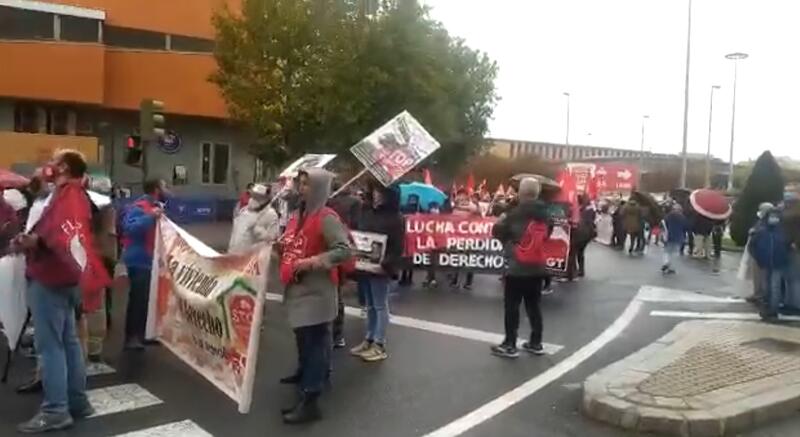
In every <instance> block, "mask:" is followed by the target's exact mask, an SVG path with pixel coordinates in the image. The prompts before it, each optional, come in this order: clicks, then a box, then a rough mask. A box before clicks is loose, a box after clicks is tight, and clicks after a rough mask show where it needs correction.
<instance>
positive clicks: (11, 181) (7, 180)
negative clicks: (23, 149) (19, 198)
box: [0, 168, 30, 189]
mask: <svg viewBox="0 0 800 437" xmlns="http://www.w3.org/2000/svg"><path fill="white" fill-rule="evenodd" d="M28 183H30V181H29V180H28V178H26V177H24V176H20V175H18V174H16V173H14V172H12V171H9V170H6V169H4V168H0V189H7V188H22V187H25V186H26V185H28Z"/></svg>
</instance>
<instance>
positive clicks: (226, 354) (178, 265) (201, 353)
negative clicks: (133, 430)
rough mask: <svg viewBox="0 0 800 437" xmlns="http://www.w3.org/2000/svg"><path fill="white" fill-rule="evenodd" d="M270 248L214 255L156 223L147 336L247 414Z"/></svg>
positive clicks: (177, 231) (175, 229)
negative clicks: (237, 253)
mask: <svg viewBox="0 0 800 437" xmlns="http://www.w3.org/2000/svg"><path fill="white" fill-rule="evenodd" d="M270 253H271V250H270V247H269V246H260V247H257V248H255V249H254V250H253V251H252V252H249V253H246V254H241V255H219V254H218V253H217V252H215V251H214V250H213V249H211V248H209V247H208V246H206V245H205V244H203V243H202V242H200V241H199V240H197V239H196V238H194V237H193V236H191V235H190V234H188V233H187V232H186V231H184V230H183V229H181V228H179V227H178V226H177V225H175V223H173V222H171V221H169V220H168V219H165V218H162V219H160V220H159V221H158V226H157V232H156V244H155V253H154V258H153V273H152V279H151V284H150V307H149V312H148V317H147V337H148V338H157V339H158V340H159V341H160V342H161V344H163V345H164V346H165V347H166V348H167V349H169V350H170V351H172V353H174V354H175V355H177V356H178V358H180V359H181V360H182V361H183V362H185V363H186V364H188V365H189V366H190V367H191V368H193V369H194V370H195V371H196V372H198V373H199V374H200V375H202V376H203V377H204V378H206V379H207V380H208V381H210V382H211V383H212V384H213V385H214V386H216V387H217V388H218V389H219V390H221V391H222V392H223V393H225V394H226V395H228V396H229V397H230V398H231V399H233V400H234V401H236V402H237V403H238V405H239V412H240V413H247V412H248V411H249V409H250V403H251V399H252V392H253V382H254V381H255V372H256V360H257V358H258V345H259V334H260V332H261V330H260V326H261V317H262V309H263V306H264V296H265V289H266V286H267V266H268V265H269V256H270Z"/></svg>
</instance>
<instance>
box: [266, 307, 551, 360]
mask: <svg viewBox="0 0 800 437" xmlns="http://www.w3.org/2000/svg"><path fill="white" fill-rule="evenodd" d="M267 300H272V301H276V302H280V301H282V300H283V298H282V296H281V295H279V294H273V293H267ZM344 312H345V314H347V315H348V316H352V317H358V318H362V319H363V318H364V316H362V315H361V308H355V307H349V306H348V307H345V308H344ZM389 323H391V324H392V325H397V326H404V327H406V328H414V329H419V330H422V331H428V332H433V333H436V334H443V335H449V336H452V337H460V338H465V339H467V340H473V341H480V342H483V343H488V344H493V345H494V344H500V343H501V342H502V341H503V339H504V337H505V336H504V335H503V334H498V333H495V332H487V331H481V330H478V329H471V328H464V327H462V326H455V325H447V324H444V323H438V322H431V321H428V320H420V319H415V318H412V317H405V316H398V315H396V314H392V315H391V316H390V317H389ZM522 343H523V341H522V340H520V341H519V342H518V343H517V345H518V346H519V345H521V344H522ZM542 347H544V352H545V354H547V355H555V354H557V353H558V352H559V351H561V350H562V349H564V346H562V345H560V344H550V343H542Z"/></svg>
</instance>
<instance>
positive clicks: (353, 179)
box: [331, 167, 369, 197]
mask: <svg viewBox="0 0 800 437" xmlns="http://www.w3.org/2000/svg"><path fill="white" fill-rule="evenodd" d="M367 171H369V170H368V169H367V168H366V167H364V169H363V170H361V171H360V172H358V174H357V175H355V176H353V177H352V178H351V179H350V180H349V181H347V182H345V183H344V185H342V186H341V187H339V189H338V190H336V192H335V193H333V194H331V197H336V195H338V194H339V193H341V192H342V191H344V189H345V188H347V187H349V186H350V185H352V184H353V182H355V181H357V180H359V179H360V178H361V176H364V174H366V173H367Z"/></svg>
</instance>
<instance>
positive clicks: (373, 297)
mask: <svg viewBox="0 0 800 437" xmlns="http://www.w3.org/2000/svg"><path fill="white" fill-rule="evenodd" d="M358 286H359V288H361V287H363V288H364V291H365V293H366V298H367V336H366V338H367V341H373V342H375V343H379V344H385V343H386V327H387V326H388V325H389V278H387V277H385V276H367V277H363V278H360V279H359V280H358Z"/></svg>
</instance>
